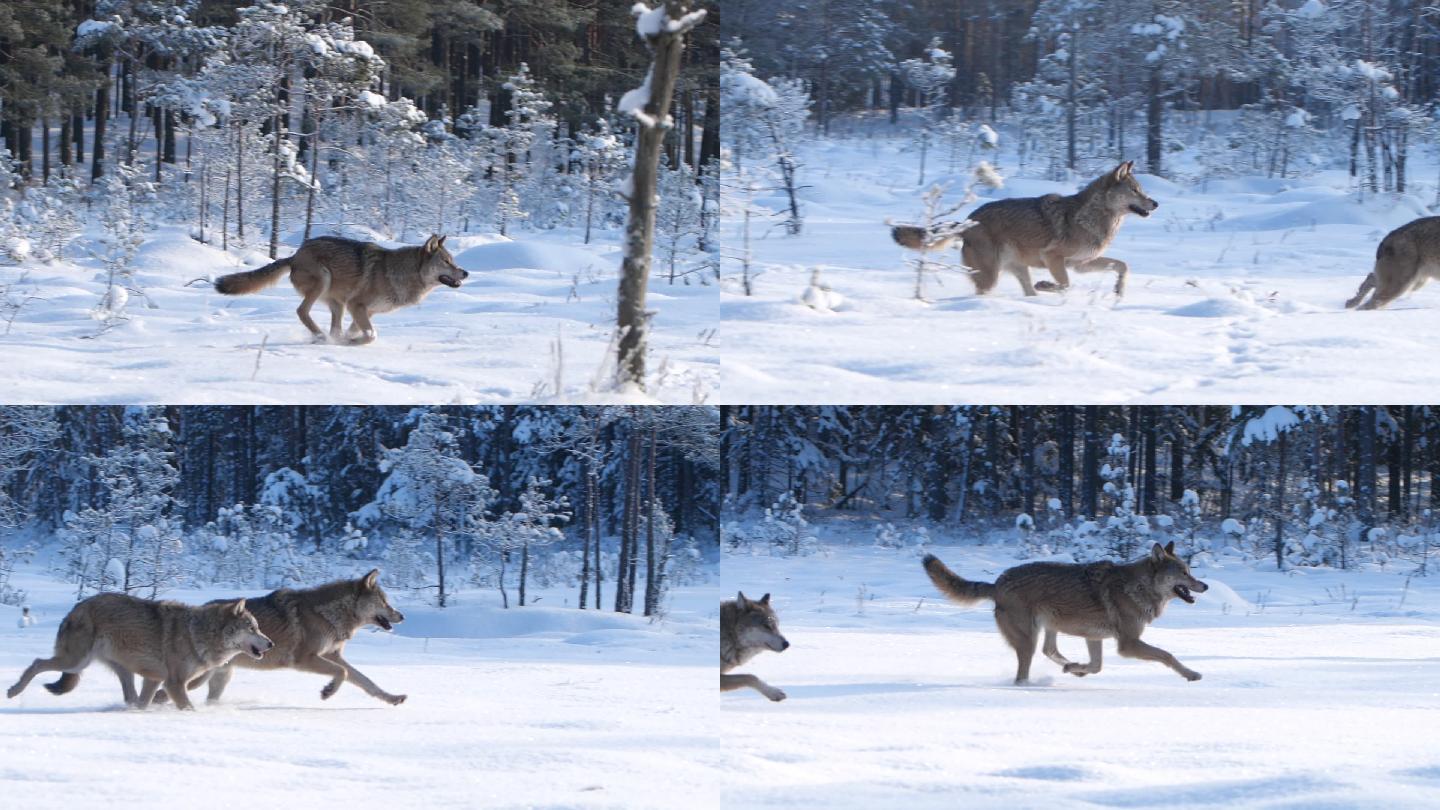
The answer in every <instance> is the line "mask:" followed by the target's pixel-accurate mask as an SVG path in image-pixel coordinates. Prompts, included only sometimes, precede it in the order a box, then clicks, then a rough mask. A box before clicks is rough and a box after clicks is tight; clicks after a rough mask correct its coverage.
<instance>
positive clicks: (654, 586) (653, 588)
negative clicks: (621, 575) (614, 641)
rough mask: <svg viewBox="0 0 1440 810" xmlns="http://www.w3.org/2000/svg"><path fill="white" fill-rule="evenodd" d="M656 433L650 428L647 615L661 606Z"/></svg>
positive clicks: (646, 484) (646, 474)
mask: <svg viewBox="0 0 1440 810" xmlns="http://www.w3.org/2000/svg"><path fill="white" fill-rule="evenodd" d="M655 434H656V429H655V428H654V427H651V428H650V458H649V463H648V464H647V466H646V471H645V615H646V616H653V615H655V610H656V608H658V607H659V606H660V583H659V582H658V581H657V580H656V579H655V572H656V570H657V568H656V557H655Z"/></svg>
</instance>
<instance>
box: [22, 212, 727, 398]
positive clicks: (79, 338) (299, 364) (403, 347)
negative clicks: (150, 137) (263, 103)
mask: <svg viewBox="0 0 1440 810" xmlns="http://www.w3.org/2000/svg"><path fill="white" fill-rule="evenodd" d="M94 235H95V234H94V233H93V232H92V234H91V237H92V238H93V236H94ZM346 235H357V234H346ZM290 237H291V238H290V239H289V242H288V244H287V245H286V246H282V247H281V254H282V255H289V254H290V253H293V252H294V249H295V247H296V246H298V244H299V241H300V239H299V237H300V234H298V233H297V234H291V235H290ZM618 240H619V234H618V231H617V232H613V233H611V232H606V233H602V234H600V236H599V237H598V239H597V240H596V241H594V242H592V244H590V245H584V244H582V236H581V234H579V233H576V232H574V231H570V230H555V231H549V232H543V233H541V232H522V233H520V234H519V235H517V236H516V237H515V238H514V240H513V241H512V240H510V239H507V238H505V237H501V236H451V237H449V239H448V240H447V241H446V247H448V248H449V249H450V251H451V252H452V253H453V254H454V255H455V258H456V261H457V262H458V263H459V264H460V266H461V267H463V268H465V269H466V270H469V271H470V273H471V275H470V278H469V280H467V281H466V282H465V285H464V286H463V287H462V288H460V289H458V290H452V289H449V288H445V287H440V288H437V289H436V290H435V291H434V292H433V293H431V294H430V296H429V297H428V298H426V299H425V300H424V301H423V302H421V303H420V304H419V305H417V306H413V307H409V308H405V309H401V310H398V311H395V312H389V313H385V314H382V315H377V316H376V317H375V326H376V328H377V330H378V331H379V339H378V340H377V341H376V342H374V343H372V344H370V345H366V346H339V345H324V344H321V345H317V344H314V343H312V342H311V339H310V334H309V332H307V331H306V330H305V328H304V327H303V326H302V325H301V324H300V321H299V319H298V318H296V317H295V308H296V306H298V305H299V303H300V298H299V296H298V295H297V294H296V292H295V290H294V289H293V288H292V287H291V286H290V282H289V280H288V279H283V280H281V282H280V283H279V284H277V285H276V286H274V287H272V288H270V289H268V290H265V291H263V292H260V293H257V294H254V295H247V296H238V297H226V296H222V295H220V294H218V293H216V292H215V291H214V290H213V289H211V288H210V287H209V286H208V285H206V284H204V283H201V282H199V281H196V279H207V278H215V277H218V276H220V275H223V274H225V273H231V272H235V271H237V270H244V269H248V268H249V267H253V266H259V265H261V264H265V263H267V262H268V261H269V259H268V258H267V257H266V255H265V251H264V250H263V248H257V249H252V250H247V251H245V252H244V253H243V254H241V253H237V252H236V251H234V250H232V251H231V252H230V253H228V254H227V253H225V252H223V251H221V250H220V249H219V248H218V246H207V245H202V244H200V243H198V242H196V241H194V240H193V239H190V238H189V236H188V234H187V230H186V228H185V227H183V226H178V225H177V226H167V227H162V228H161V229H160V230H158V231H156V232H155V233H154V234H152V235H151V237H150V238H149V239H148V240H147V241H146V243H145V244H144V245H143V246H142V247H141V249H140V253H139V256H138V258H137V260H136V263H137V266H138V270H137V272H136V279H137V281H138V284H139V287H140V288H141V289H142V290H143V291H144V294H145V295H144V299H143V300H142V299H141V298H139V297H138V296H132V297H131V299H130V301H129V304H128V307H127V311H128V314H129V318H128V320H126V321H124V322H123V323H121V324H120V325H119V326H118V327H116V328H114V329H111V330H109V331H108V332H106V333H104V334H98V333H99V331H100V329H99V324H98V323H97V322H96V321H95V320H94V319H93V318H92V317H91V313H92V311H93V310H94V309H95V306H96V304H97V303H98V302H99V301H100V297H101V295H102V294H103V292H104V290H105V275H104V273H103V270H102V269H101V266H100V263H99V262H98V261H97V260H96V259H94V258H89V254H88V252H87V244H89V243H88V242H87V240H86V239H82V240H80V241H78V242H76V243H74V244H72V245H71V246H70V248H69V249H68V251H67V256H68V257H69V260H67V261H64V262H59V263H55V264H40V263H36V262H30V263H27V264H25V265H21V266H13V265H12V266H3V267H0V285H9V287H10V294H11V297H12V298H13V299H14V300H17V301H18V300H21V299H25V302H24V304H23V306H22V307H21V309H20V312H19V314H18V315H17V316H16V317H15V318H14V322H13V323H12V324H9V331H8V332H5V333H4V334H3V336H0V348H3V351H4V353H5V357H6V361H5V379H4V381H3V383H0V400H3V401H5V402H9V403H43V404H57V403H110V402H123V403H165V404H203V403H227V404H234V403H257V404H266V403H296V402H310V403H322V402H341V403H362V404H402V403H422V402H424V403H436V402H441V403H486V402H518V401H525V402H537V401H547V402H563V401H600V400H612V399H615V398H616V395H614V394H604V393H597V392H596V390H595V388H596V387H597V386H596V383H600V384H601V385H600V387H603V386H604V384H605V383H607V382H608V380H607V378H606V375H605V374H604V373H603V370H604V369H606V368H608V367H609V365H613V363H611V364H607V362H606V360H607V357H608V356H609V355H610V350H609V347H610V341H611V335H612V333H613V331H614V329H613V324H614V320H615V296H616V283H617V279H618V274H619V267H620V253H619V250H620V248H619V244H618ZM386 244H389V245H392V246H393V245H395V244H397V243H393V242H392V243H386ZM242 260H243V261H242ZM192 282H193V283H192ZM648 304H649V306H650V308H651V309H653V310H655V311H656V315H655V317H654V319H653V321H652V328H651V333H650V359H649V370H650V380H649V383H648V388H649V396H648V397H640V398H636V397H626V399H631V400H634V401H646V402H649V401H660V402H666V403H679V404H691V403H694V402H697V401H705V400H708V399H711V398H713V391H714V389H715V386H716V385H717V383H718V380H719V373H720V372H719V361H718V355H717V348H716V344H715V340H714V328H715V322H716V318H717V314H716V313H717V300H716V291H715V287H714V286H713V285H712V286H701V285H698V284H692V285H689V286H686V285H683V284H678V283H677V284H675V285H669V284H666V283H665V282H664V280H663V279H660V278H658V277H657V278H655V279H652V282H651V286H650V294H649V298H648ZM313 312H314V315H315V317H316V318H317V319H318V322H319V323H320V325H321V327H322V328H326V327H327V326H328V324H329V317H330V315H329V311H328V310H326V309H325V307H324V306H323V304H322V305H317V307H316V308H315V310H314V311H313ZM347 322H348V321H347ZM5 328H6V326H5V325H3V324H0V332H4V331H5ZM557 386H558V388H559V390H558V391H557Z"/></svg>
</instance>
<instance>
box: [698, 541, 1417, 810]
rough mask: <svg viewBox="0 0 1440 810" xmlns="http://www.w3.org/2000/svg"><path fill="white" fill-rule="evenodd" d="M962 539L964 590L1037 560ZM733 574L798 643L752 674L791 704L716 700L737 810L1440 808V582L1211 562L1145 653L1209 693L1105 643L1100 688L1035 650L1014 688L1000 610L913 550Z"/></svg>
mask: <svg viewBox="0 0 1440 810" xmlns="http://www.w3.org/2000/svg"><path fill="white" fill-rule="evenodd" d="M937 536H938V533H937ZM822 537H823V535H822ZM953 540H954V539H953V538H950V539H947V540H946V541H944V542H937V543H936V544H935V545H932V546H930V548H929V551H931V552H933V553H935V554H936V555H937V556H939V557H940V558H941V559H942V560H944V561H945V562H946V563H947V564H948V565H949V566H950V567H951V568H953V569H954V570H956V571H957V572H958V573H960V574H961V575H963V576H967V577H971V578H975V579H983V580H987V581H993V580H994V577H995V576H996V575H997V574H998V573H999V572H1000V571H1002V570H1004V569H1005V568H1008V567H1011V566H1014V565H1017V564H1019V563H1020V562H1022V560H1021V559H1018V554H1017V547H1016V546H1015V545H1013V544H1010V543H1002V544H997V545H980V546H976V545H973V544H970V545H964V546H960V545H951V544H950V543H952V542H953ZM1061 559H1063V558H1061ZM722 573H723V577H722V581H723V583H724V585H725V591H726V594H727V596H731V598H733V596H732V594H733V592H734V591H736V590H744V591H745V593H746V594H747V595H753V596H757V597H758V596H760V595H761V594H763V593H764V592H767V591H769V592H771V593H773V596H772V600H773V601H774V604H775V605H776V609H777V611H778V613H779V616H780V626H781V630H782V631H783V632H784V633H785V635H786V637H787V638H788V639H789V640H790V643H791V645H792V646H791V647H790V649H789V650H787V651H785V652H784V653H782V654H774V653H762V654H761V655H760V656H758V657H757V658H755V659H754V660H753V661H751V662H750V663H749V664H747V665H746V666H745V667H743V668H741V670H740V671H742V672H753V673H754V674H756V675H758V676H759V677H761V678H763V679H764V680H766V681H768V682H769V683H771V684H773V685H774V686H777V687H779V688H781V689H783V690H785V691H786V692H787V693H788V695H789V697H788V699H787V700H785V701H784V702H782V703H771V702H770V701H768V700H766V699H764V698H763V697H761V696H760V695H759V694H756V693H754V692H752V691H748V690H747V691H742V692H732V693H726V694H724V695H722V699H721V706H722V711H721V715H722V720H721V726H720V733H721V736H722V738H723V739H724V740H726V744H725V769H726V774H727V776H726V781H725V803H726V805H727V806H731V807H781V806H809V807H828V808H840V807H880V806H886V807H946V808H952V807H1005V808H1030V807H1036V808H1039V807H1149V806H1166V807H1175V806H1192V805H1202V806H1222V807H1266V808H1282V807H1283V808H1300V807H1306V808H1316V807H1335V808H1339V807H1414V808H1419V807H1435V806H1437V805H1440V747H1437V745H1436V742H1435V741H1436V736H1435V728H1436V727H1437V724H1440V578H1436V577H1430V578H1426V579H1421V578H1407V577H1406V576H1405V572H1404V571H1399V570H1392V571H1385V572H1381V571H1357V572H1340V571H1330V570H1302V571H1290V572H1286V573H1276V572H1274V571H1273V570H1266V566H1265V565H1264V564H1258V563H1248V562H1242V561H1238V560H1226V561H1223V562H1212V563H1210V564H1201V565H1197V566H1196V568H1195V573H1196V575H1197V576H1199V577H1200V578H1201V579H1203V580H1204V581H1206V582H1207V583H1209V584H1210V586H1211V587H1210V590H1209V591H1208V592H1207V593H1204V594H1200V595H1198V602H1197V604H1195V605H1186V604H1184V603H1182V602H1180V601H1178V600H1175V601H1172V602H1171V604H1170V607H1169V609H1168V610H1167V611H1166V612H1165V614H1164V615H1163V616H1162V617H1161V618H1160V619H1159V621H1157V622H1156V623H1155V624H1153V625H1151V627H1150V629H1149V630H1148V631H1147V632H1146V634H1145V639H1146V640H1147V641H1149V642H1150V643H1152V644H1155V645H1157V646H1160V647H1162V648H1164V649H1166V650H1169V651H1170V652H1171V653H1173V654H1174V655H1175V656H1176V657H1177V658H1179V659H1180V660H1181V661H1182V662H1183V663H1184V664H1186V665H1187V666H1189V667H1191V668H1192V669H1195V670H1197V671H1199V672H1200V673H1201V674H1202V675H1203V676H1204V677H1203V679H1202V680H1200V681H1198V682H1195V683H1189V682H1186V681H1185V680H1184V679H1182V678H1181V677H1179V676H1178V675H1176V674H1175V673H1174V672H1171V671H1170V670H1169V669H1167V668H1165V667H1164V666H1162V665H1160V664H1156V663H1150V662H1144V661H1134V660H1130V659H1125V658H1120V657H1119V656H1118V655H1117V654H1116V653H1115V645H1114V642H1113V641H1108V642H1106V644H1105V659H1104V670H1103V671H1102V672H1101V673H1100V674H1098V675H1092V676H1088V677H1085V678H1076V677H1073V676H1070V675H1065V674H1063V673H1062V672H1060V669H1059V667H1057V666H1056V665H1054V664H1053V663H1051V662H1050V661H1049V660H1047V659H1045V658H1044V657H1043V656H1041V655H1039V654H1038V653H1037V655H1036V660H1035V664H1034V669H1033V670H1032V673H1033V677H1034V678H1035V679H1036V685H1033V686H1029V687H1016V686H1013V685H1011V680H1012V679H1013V678H1014V673H1015V657H1014V654H1013V653H1012V652H1011V650H1010V648H1009V647H1008V646H1007V645H1006V644H1005V642H1004V640H1003V639H1001V637H1000V636H999V634H998V632H997V631H996V630H995V627H994V622H993V620H992V617H991V611H990V609H989V607H988V605H985V606H977V607H973V608H961V607H958V606H955V605H953V604H951V603H948V602H946V601H944V600H943V599H942V598H941V597H940V596H939V595H938V594H937V593H936V592H935V590H934V588H933V587H932V586H931V584H930V582H929V581H928V580H927V579H926V577H925V575H924V573H923V571H922V570H921V566H920V551H919V550H918V549H906V550H893V549H878V548H867V547H864V546H863V545H832V546H829V547H828V548H825V549H824V550H822V552H821V553H820V554H817V555H813V556H809V557H802V558H788V559H787V558H776V557H766V556H748V555H745V554H727V555H726V557H725V558H724V561H723V568H722ZM1060 649H1061V651H1062V653H1064V654H1065V655H1066V656H1067V657H1069V658H1071V659H1072V660H1084V659H1085V657H1086V655H1085V645H1084V643H1083V642H1082V641H1081V640H1080V639H1076V638H1069V637H1065V636H1062V637H1061V638H1060Z"/></svg>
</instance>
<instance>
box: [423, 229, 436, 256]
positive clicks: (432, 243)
mask: <svg viewBox="0 0 1440 810" xmlns="http://www.w3.org/2000/svg"><path fill="white" fill-rule="evenodd" d="M439 248H440V237H438V236H436V235H435V234H431V235H430V238H429V239H426V240H425V248H424V250H425V254H426V255H427V256H428V255H430V254H431V253H434V252H435V251H436V250H438V249H439Z"/></svg>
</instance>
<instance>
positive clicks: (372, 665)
mask: <svg viewBox="0 0 1440 810" xmlns="http://www.w3.org/2000/svg"><path fill="white" fill-rule="evenodd" d="M16 580H17V584H23V585H24V586H25V587H26V588H28V589H29V590H30V591H31V598H32V601H31V605H32V608H33V609H34V610H35V611H36V613H37V615H38V618H39V623H38V624H37V625H36V626H35V627H31V628H28V629H24V630H22V629H19V628H17V627H16V621H15V619H16V618H17V617H18V615H19V610H18V609H15V608H11V607H8V606H7V607H0V671H3V672H5V673H6V675H5V677H6V678H9V679H11V680H9V681H7V684H6V685H7V686H8V684H9V683H11V682H13V678H15V677H18V676H19V673H20V671H21V670H22V669H23V668H24V667H25V666H27V665H28V664H29V663H30V661H31V659H33V658H35V657H36V656H40V655H48V654H49V651H50V647H51V644H52V643H53V640H54V634H55V630H56V628H57V626H58V624H59V621H60V619H61V618H63V616H64V614H65V612H67V611H68V610H69V608H70V605H71V598H72V597H73V592H71V591H70V590H69V587H68V586H64V585H61V584H57V583H53V582H52V581H50V580H49V579H48V578H42V577H40V576H34V577H31V576H25V577H21V576H17V577H16ZM229 595H233V592H232V591H226V590H207V591H204V592H188V591H187V592H182V593H178V594H173V595H172V596H174V597H176V598H180V599H183V600H184V601H190V602H198V601H201V600H203V599H209V598H215V597H218V596H229ZM537 595H540V596H541V597H543V599H544V601H543V602H542V603H541V604H553V605H555V606H553V607H542V606H532V607H526V608H514V609H511V610H509V611H505V610H501V609H499V608H498V601H499V600H498V596H496V595H493V594H492V593H491V592H478V591H469V592H464V593H462V594H461V595H460V597H459V600H458V602H457V604H456V606H455V607H452V608H448V609H446V610H444V611H440V610H439V609H436V608H433V607H426V606H423V605H417V604H413V603H406V602H404V601H401V600H398V599H397V600H396V602H397V606H398V607H399V608H400V609H401V610H402V611H404V612H405V614H406V621H405V622H404V623H402V624H399V625H396V630H395V632H394V633H393V634H387V633H382V632H378V631H372V630H371V629H364V630H361V631H360V632H359V633H358V634H357V635H356V638H355V639H354V640H353V641H352V642H351V643H350V644H349V645H348V646H347V647H346V657H347V658H348V659H349V660H350V661H351V663H353V664H354V665H355V666H356V667H357V668H359V669H360V670H361V671H362V672H364V673H365V674H366V675H368V676H369V677H370V678H371V679H372V680H374V681H375V682H376V683H378V684H380V685H381V686H382V687H383V688H385V689H388V690H391V691H394V692H396V693H398V694H407V695H408V696H409V698H408V700H407V701H406V702H405V703H404V704H403V705H401V706H398V707H391V706H388V705H385V704H384V703H381V702H380V701H378V700H375V699H374V698H371V697H369V696H368V695H366V694H365V693H364V692H362V691H361V690H360V689H358V688H356V687H354V686H353V685H346V686H343V687H341V689H340V691H339V692H338V693H336V695H335V696H334V697H333V698H331V699H330V700H328V701H323V700H321V699H320V696H319V690H320V687H321V686H323V685H324V680H325V679H324V677H322V676H319V675H313V674H307V673H300V672H293V671H288V670H281V671H276V672H256V671H241V672H237V673H236V675H235V678H234V680H232V681H231V684H230V687H229V689H228V690H227V691H226V694H225V697H224V698H223V700H222V702H221V703H219V704H216V705H206V704H205V703H204V701H203V700H199V701H197V711H196V712H194V713H183V712H179V711H176V710H175V709H173V708H171V707H169V706H164V707H156V708H152V709H150V710H147V711H143V712H142V711H134V710H127V709H125V708H124V706H123V704H122V703H121V700H120V690H119V686H118V685H117V684H116V682H115V678H114V676H113V675H111V674H110V673H109V672H108V671H107V670H105V669H104V667H103V666H92V667H91V668H90V669H88V670H87V671H86V673H85V676H84V678H83V679H82V681H81V683H80V686H79V687H78V688H77V689H76V691H75V692H73V693H71V694H68V695H65V696H63V697H57V696H54V695H51V694H50V693H48V692H46V691H45V690H44V688H43V687H42V683H43V682H45V681H48V680H51V679H53V678H50V677H46V676H41V677H40V678H37V679H36V682H35V683H33V684H32V685H31V687H30V688H29V689H28V690H26V691H25V692H24V693H23V694H21V695H20V696H18V697H17V698H15V699H14V700H11V701H8V702H6V703H3V704H0V749H3V750H4V751H5V756H4V758H3V762H0V786H3V795H4V797H5V798H4V804H5V805H7V806H16V807H21V806H23V807H30V808H51V807H56V808H58V807H72V808H73V807H94V806H102V805H103V806H145V807H157V808H164V807H177V808H179V807H194V806H195V803H196V802H197V801H202V797H203V802H204V803H205V804H206V805H207V806H214V807H260V806H287V805H294V804H297V803H298V804H302V805H303V806H306V807H334V808H354V807H396V808H407V807H415V808H422V807H423V808H434V807H454V808H466V807H479V806H484V807H567V808H568V807H665V806H674V805H673V802H674V800H675V797H678V796H684V797H689V798H688V799H687V802H686V803H687V806H694V807H715V806H717V801H718V800H717V798H716V797H717V796H718V794H719V790H720V778H721V775H722V774H721V770H720V768H719V764H718V754H717V752H716V750H715V737H716V734H717V730H716V727H715V723H716V720H717V718H716V713H715V702H714V693H713V689H714V680H713V670H712V669H711V667H713V663H712V661H711V659H712V657H713V655H714V653H713V650H714V649H715V645H716V643H717V642H716V636H715V622H716V616H717V615H718V608H717V607H716V597H717V593H716V590H715V588H714V587H713V586H709V587H700V588H687V589H683V590H680V591H677V592H676V594H675V596H674V600H673V603H672V604H671V612H670V615H669V616H668V618H667V619H666V621H664V622H662V623H659V624H651V623H649V622H648V620H646V619H644V618H642V617H638V616H622V615H617V614H614V613H607V612H593V611H586V612H583V613H582V612H581V611H579V610H575V609H574V608H573V607H569V606H567V601H566V600H567V597H568V600H569V601H568V604H569V605H573V600H574V594H573V593H571V594H567V593H562V592H559V591H556V592H545V591H539V590H538V589H537ZM394 596H395V595H394V594H393V593H392V598H394ZM201 696H203V692H202V693H201Z"/></svg>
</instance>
